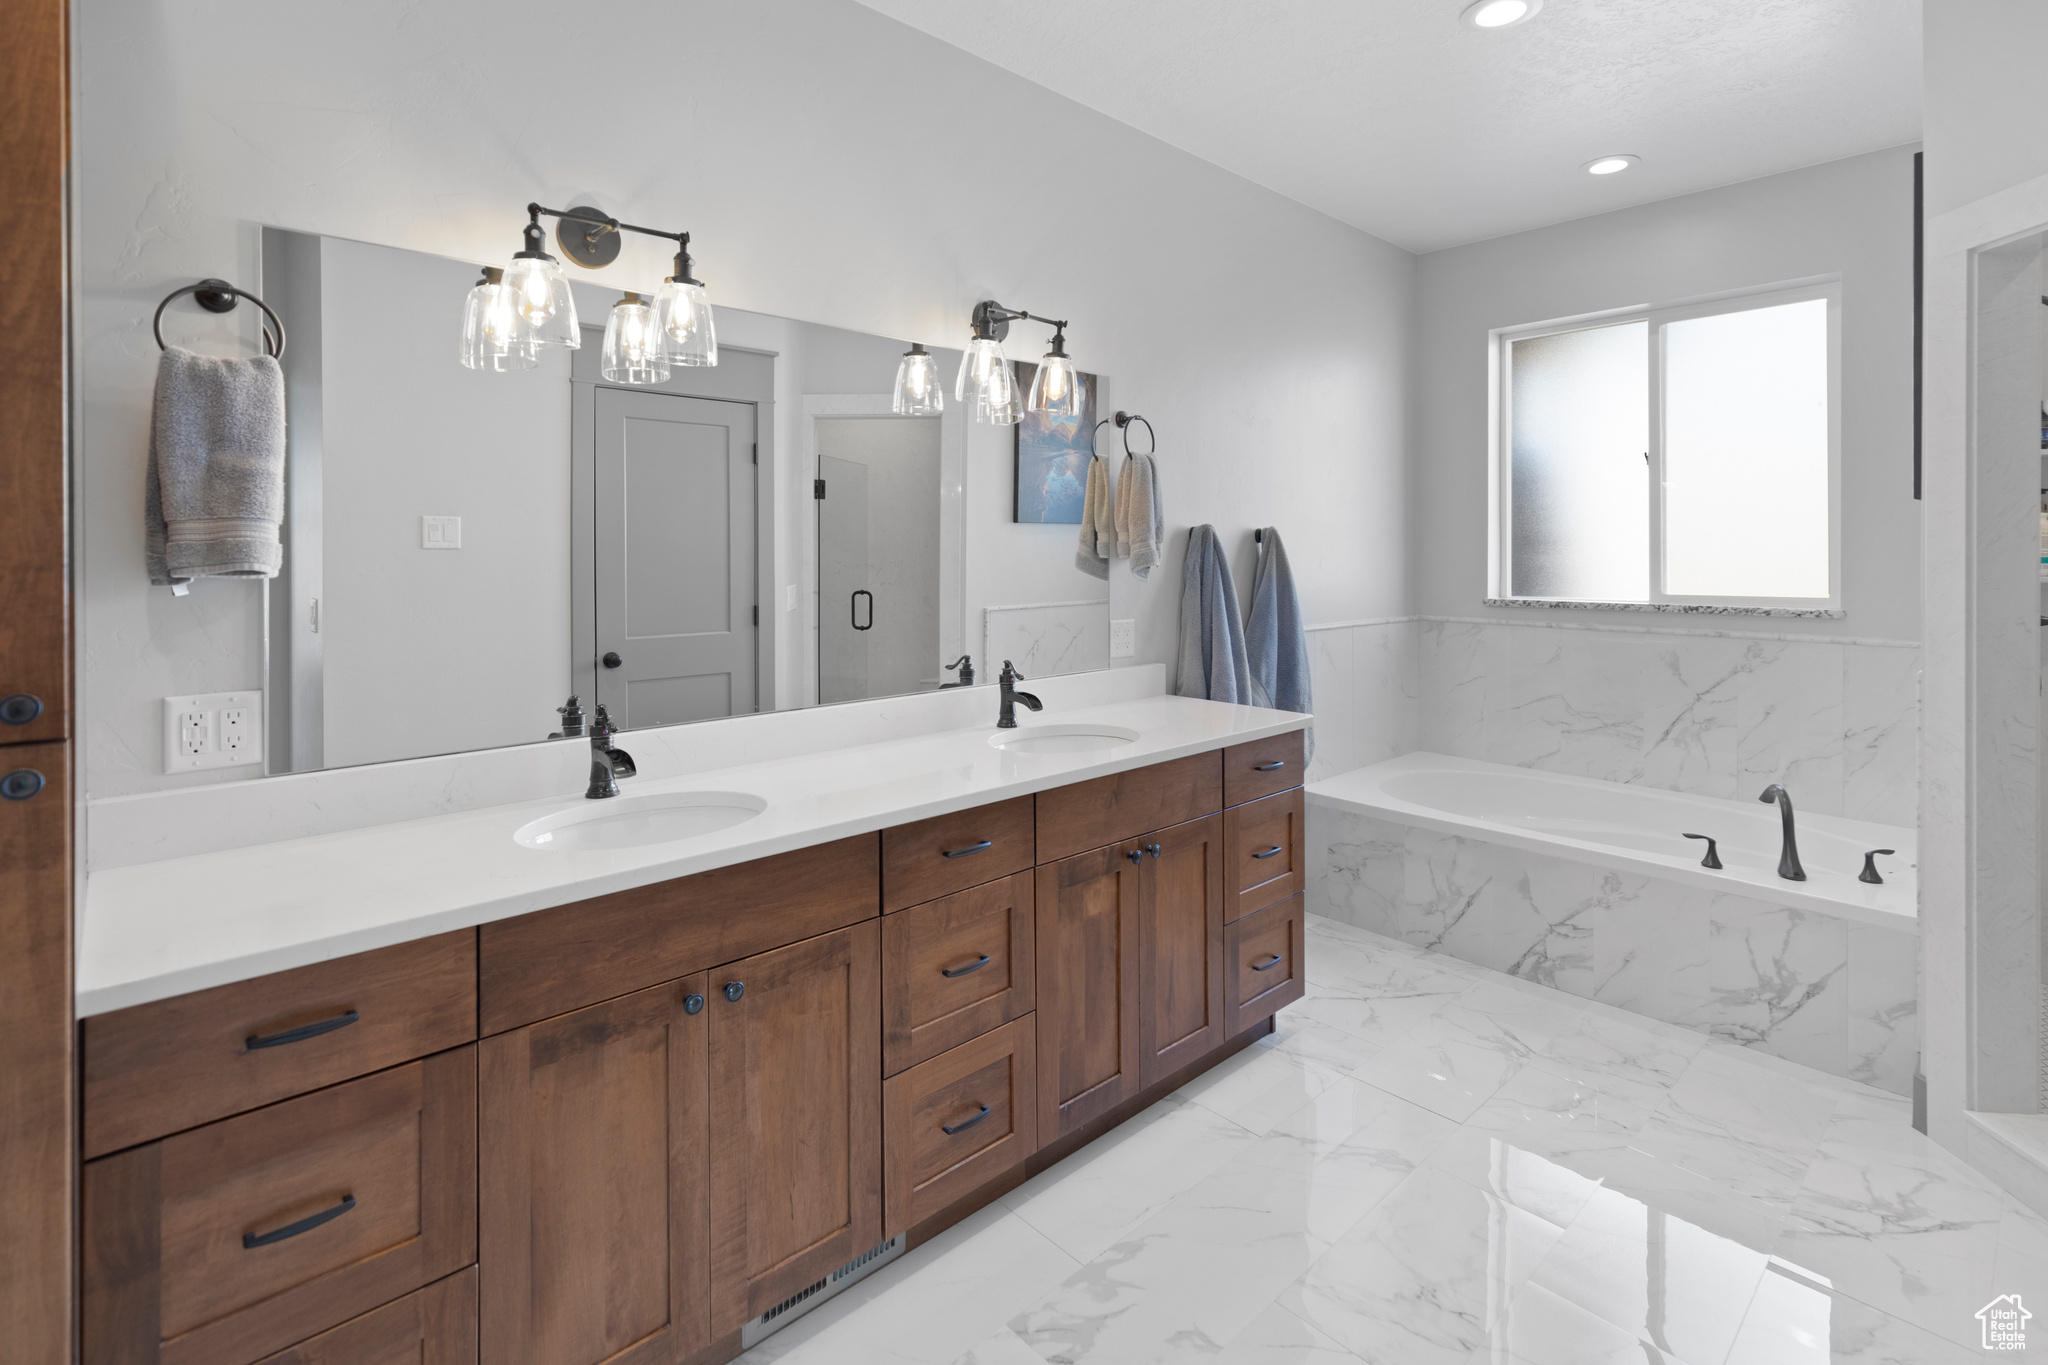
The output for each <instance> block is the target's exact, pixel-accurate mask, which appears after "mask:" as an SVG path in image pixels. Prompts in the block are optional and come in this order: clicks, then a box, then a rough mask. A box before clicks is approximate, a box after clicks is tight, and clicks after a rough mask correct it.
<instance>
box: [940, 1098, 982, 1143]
mask: <svg viewBox="0 0 2048 1365" xmlns="http://www.w3.org/2000/svg"><path fill="white" fill-rule="evenodd" d="M987 1117H988V1106H987V1105H985V1104H984V1105H982V1106H981V1112H980V1113H979V1114H976V1115H975V1116H974V1117H973V1118H971V1119H967V1120H965V1121H963V1122H960V1123H942V1124H940V1125H939V1131H940V1132H942V1133H944V1134H945V1135H946V1136H947V1137H951V1136H953V1134H955V1133H964V1132H966V1131H967V1130H968V1129H969V1128H972V1127H973V1126H974V1125H975V1124H977V1123H980V1122H981V1121H982V1120H983V1119H985V1118H987Z"/></svg>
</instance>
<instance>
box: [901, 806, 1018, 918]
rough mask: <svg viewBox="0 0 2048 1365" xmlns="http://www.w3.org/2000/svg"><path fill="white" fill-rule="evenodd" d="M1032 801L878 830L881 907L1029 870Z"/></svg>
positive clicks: (915, 902)
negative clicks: (880, 853)
mask: <svg viewBox="0 0 2048 1365" xmlns="http://www.w3.org/2000/svg"><path fill="white" fill-rule="evenodd" d="M1031 808H1032V799H1031V798H1030V797H1028V796H1020V797H1017V798H1016V799H1015V800H1012V801H998V802H996V803H994V804H993V805H988V806H976V807H975V808H974V809H973V810H962V811H954V812H953V813H952V814H951V815H935V816H933V817H932V818H931V819H929V820H919V821H917V822H916V823H915V824H909V825H898V826H896V827H895V828H894V829H885V830H883V831H882V909H883V910H884V911H890V910H901V909H903V908H904V907H906V906H911V905H918V904H921V903H922V902H924V901H928V900H936V899H937V898H938V897H940V896H943V895H945V894H947V893H948V892H950V891H962V890H965V889H966V888H968V887H970V886H979V885H981V884H982V883H983V882H992V881H995V880H996V879H997V878H999V877H1007V876H1009V875H1010V874H1011V873H1012V872H1017V871H1020V870H1022V869H1023V868H1027V867H1029V866H1031V850H1032V838H1031Z"/></svg>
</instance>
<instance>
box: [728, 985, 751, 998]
mask: <svg viewBox="0 0 2048 1365" xmlns="http://www.w3.org/2000/svg"><path fill="white" fill-rule="evenodd" d="M746 993H747V983H746V982H744V981H728V982H726V983H725V998H726V999H728V1000H737V999H739V998H740V997H741V996H743V995H745V994H746Z"/></svg>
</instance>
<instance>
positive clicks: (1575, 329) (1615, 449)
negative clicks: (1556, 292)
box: [1493, 285, 1837, 610]
mask: <svg viewBox="0 0 2048 1365" xmlns="http://www.w3.org/2000/svg"><path fill="white" fill-rule="evenodd" d="M1836 313H1837V294H1836V289H1835V286H1833V285H1820V286H1815V287H1811V288H1805V289H1779V290H1773V291H1771V292H1770V293H1758V294H1748V295H1744V296H1741V297H1739V298H1733V299H1721V300H1718V301H1716V302H1714V303H1710V304H1694V305H1688V306H1684V307H1673V308H1654V309H1643V310H1636V311H1634V312H1630V313H1622V314H1616V315H1609V316H1604V317H1601V318H1599V319H1597V320H1591V321H1585V322H1580V323H1577V324H1573V325H1568V326H1558V325H1555V324H1552V325H1549V326H1545V327H1541V328H1519V329H1513V330H1509V331H1504V332H1500V333H1497V334H1496V340H1497V343H1498V345H1499V348H1500V350H1499V355H1498V363H1499V375H1500V391H1499V409H1498V410H1499V415H1500V424H1499V429H1498V430H1499V435H1498V440H1497V448H1498V451H1499V455H1498V461H1497V466H1496V477H1495V480H1494V489H1495V496H1494V525H1495V528H1496V532H1497V536H1496V542H1495V553H1494V575H1493V577H1494V584H1495V596H1496V597H1497V598H1503V599H1507V600H1511V601H1529V602H1544V601H1550V602H1601V603H1615V604H1618V605H1631V606H1633V605H1647V606H1669V607H1672V608H1674V609H1677V608H1684V607H1687V606H1735V607H1753V608H1757V609H1762V610H1771V609H1793V610H1812V609H1815V608H1823V609H1825V608H1830V607H1833V606H1835V605H1836V597H1837V593H1836V588H1835V584H1836V579H1837V575H1836V569H1835V541H1836V535H1835V526H1836V501H1837V499H1836V483H1837V479H1836V466H1837V459H1836V445H1837V442H1836V435H1835V432H1836V419H1835V397H1834V395H1835V388H1836V385H1835V370H1836V365H1835V352H1836V340H1835V338H1836V332H1837V327H1836Z"/></svg>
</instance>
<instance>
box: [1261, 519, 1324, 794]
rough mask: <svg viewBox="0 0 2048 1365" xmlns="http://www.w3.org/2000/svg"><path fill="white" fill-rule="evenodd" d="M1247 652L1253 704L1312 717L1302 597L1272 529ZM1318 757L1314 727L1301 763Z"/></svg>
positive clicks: (1264, 540) (1264, 541)
mask: <svg viewBox="0 0 2048 1365" xmlns="http://www.w3.org/2000/svg"><path fill="white" fill-rule="evenodd" d="M1244 649H1245V654H1246V655H1247V656H1248V659H1249V666H1250V671H1251V678H1252V704H1253V705H1254V706H1270V707H1272V708H1274V709H1275V710H1279V711H1301V712H1309V711H1313V710H1314V709H1315V708H1314V706H1313V705H1312V703H1311V699H1310V692H1309V670H1308V635H1307V634H1306V633H1305V631H1304V629H1303V626H1302V621H1301V598H1300V597H1299V596H1298V595H1296V593H1295V591H1294V570H1293V569H1292V568H1290V567H1289V566H1288V563H1287V547H1286V546H1284V545H1282V544H1281V543H1280V533H1279V532H1278V531H1276V530H1274V529H1273V528H1272V527H1270V526H1268V527H1267V528H1266V529H1265V530H1264V532H1262V533H1261V538H1260V541H1259V567H1258V568H1257V569H1256V570H1254V571H1253V573H1252V613H1251V619H1250V620H1249V621H1247V622H1245V627H1244ZM1314 752H1315V731H1314V729H1313V728H1311V729H1310V730H1308V731H1307V732H1306V733H1305V734H1304V735H1303V736H1302V758H1303V759H1304V760H1306V759H1307V758H1308V757H1309V755H1311V754H1313V753H1314Z"/></svg>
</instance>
